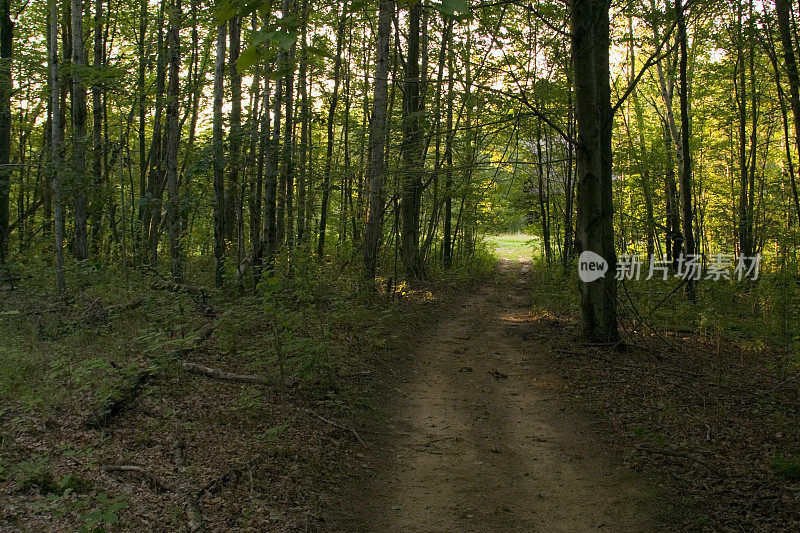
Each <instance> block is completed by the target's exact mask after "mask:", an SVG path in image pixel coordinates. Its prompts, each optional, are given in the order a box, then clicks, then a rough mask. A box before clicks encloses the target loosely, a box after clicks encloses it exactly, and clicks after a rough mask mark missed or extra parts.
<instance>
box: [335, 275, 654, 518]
mask: <svg viewBox="0 0 800 533" xmlns="http://www.w3.org/2000/svg"><path fill="white" fill-rule="evenodd" d="M526 270H527V263H525V262H518V261H508V260H502V261H501V262H500V263H499V264H498V267H497V272H496V275H495V276H494V277H493V278H492V279H489V280H487V281H485V282H482V283H481V284H479V285H477V286H476V287H475V288H474V290H472V291H469V292H466V291H465V292H464V293H462V294H460V295H457V297H455V298H453V299H452V300H451V301H450V303H449V304H447V306H446V309H445V310H444V313H443V314H442V319H441V320H440V322H439V323H438V324H437V325H436V326H434V327H432V328H431V329H430V331H429V333H428V334H427V335H424V336H423V338H422V339H421V341H420V342H419V343H418V344H417V347H416V351H415V353H413V355H412V356H410V357H409V359H408V360H407V362H406V365H408V366H407V367H406V368H404V370H403V372H402V374H401V373H398V379H397V380H396V382H395V383H391V384H390V385H389V387H388V393H387V394H388V397H387V398H386V400H385V404H384V406H383V408H384V409H385V411H386V412H385V415H386V417H387V419H386V420H385V421H384V422H385V425H382V426H380V428H381V429H380V432H381V433H383V434H380V435H378V436H377V437H373V438H374V439H375V440H373V439H369V440H371V441H372V442H370V451H369V452H367V456H366V457H365V459H364V460H365V461H366V462H365V463H364V466H365V467H366V469H367V472H368V474H367V475H364V476H363V477H362V478H361V479H359V480H358V481H356V485H357V488H356V489H355V490H354V491H346V494H345V495H344V496H345V499H346V500H348V501H346V502H345V503H344V506H345V514H347V515H349V516H348V517H347V518H346V519H345V522H347V525H346V526H344V527H343V528H342V529H341V530H359V531H398V532H399V531H425V532H445V531H458V532H468V531H475V532H486V531H502V532H515V531H520V532H522V531H524V532H533V531H547V532H554V531H569V532H574V531H590V530H591V531H597V530H599V531H615V532H617V531H654V530H657V529H658V528H657V527H656V526H655V520H654V519H653V514H654V512H653V508H654V503H653V499H654V498H653V496H652V492H653V491H652V490H651V489H650V488H649V486H648V484H647V483H645V482H644V481H643V480H641V479H638V478H636V477H635V476H634V475H633V474H632V473H630V471H628V470H626V469H625V468H624V467H623V466H622V464H621V463H622V461H621V458H620V456H619V453H618V452H616V451H614V449H613V447H610V446H609V445H608V444H609V443H608V442H606V441H604V440H603V436H602V434H601V433H600V431H599V425H600V423H599V421H597V420H596V418H592V416H591V415H589V414H587V413H585V412H579V407H578V406H576V405H575V404H574V403H573V404H570V403H567V402H566V401H565V399H564V396H565V394H564V384H563V383H562V382H561V381H560V379H559V378H558V377H557V376H556V375H555V374H552V373H550V372H548V368H547V366H546V359H547V357H546V356H545V355H544V354H546V353H548V352H549V351H550V350H551V349H552V348H551V347H550V345H549V344H548V341H550V340H552V339H553V337H554V336H555V335H565V334H566V332H565V331H564V329H563V327H562V328H559V329H556V328H555V326H553V324H552V321H548V320H547V319H544V320H536V319H535V318H533V317H532V315H531V313H530V309H529V308H528V306H527V305H526V302H527V299H526V296H525V295H526V291H527V290H530V286H529V284H526V283H525V278H524V274H525V271H526ZM403 375H404V376H405V379H403ZM348 493H349V494H348ZM341 525H342V524H336V526H341ZM337 530H339V529H338V527H337Z"/></svg>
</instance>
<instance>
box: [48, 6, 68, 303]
mask: <svg viewBox="0 0 800 533" xmlns="http://www.w3.org/2000/svg"><path fill="white" fill-rule="evenodd" d="M49 23H50V31H49V33H48V35H49V36H50V42H49V43H48V44H49V53H48V56H49V63H50V77H49V78H48V81H49V85H50V112H51V118H50V126H51V131H50V149H51V150H52V170H51V172H52V174H51V182H52V184H53V224H54V226H55V228H54V231H53V235H54V236H55V245H56V279H57V284H56V286H57V288H58V290H59V292H63V291H64V289H65V288H66V283H65V281H64V208H63V206H62V204H61V91H60V88H59V68H58V66H59V65H58V1H57V0H50V21H49Z"/></svg>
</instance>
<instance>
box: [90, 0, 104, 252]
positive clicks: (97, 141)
mask: <svg viewBox="0 0 800 533" xmlns="http://www.w3.org/2000/svg"><path fill="white" fill-rule="evenodd" d="M103 45H104V39H103V0H95V2H94V68H95V82H94V83H93V84H92V145H93V148H94V149H93V150H92V185H93V187H92V189H95V188H97V187H98V186H100V184H101V183H103V158H104V152H105V146H104V143H103V91H102V82H101V81H100V79H101V76H100V72H99V69H100V68H102V66H103V55H104V54H103ZM102 203H103V198H102V195H101V196H100V197H99V198H95V200H94V202H93V204H96V205H92V206H91V207H92V209H91V211H92V225H93V228H92V235H93V238H92V249H93V250H97V249H98V248H99V244H100V243H99V242H95V239H94V236H96V235H98V232H99V230H100V227H101V224H102V213H103V205H102Z"/></svg>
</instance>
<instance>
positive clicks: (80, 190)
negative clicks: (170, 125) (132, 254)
mask: <svg viewBox="0 0 800 533" xmlns="http://www.w3.org/2000/svg"><path fill="white" fill-rule="evenodd" d="M85 67H86V53H85V51H84V46H83V1H82V0H72V72H71V75H72V128H73V131H72V164H73V168H74V171H75V175H74V179H75V184H74V194H73V202H74V209H75V242H74V246H73V254H74V255H75V258H76V259H78V260H79V261H80V260H83V259H88V258H89V241H88V235H87V232H86V188H87V187H86V85H85V83H84V76H85V73H84V69H85Z"/></svg>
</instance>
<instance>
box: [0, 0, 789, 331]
mask: <svg viewBox="0 0 800 533" xmlns="http://www.w3.org/2000/svg"><path fill="white" fill-rule="evenodd" d="M608 7H609V6H607V5H605V4H603V3H602V2H601V3H597V2H587V3H582V2H581V3H576V4H575V5H572V6H567V5H562V4H560V3H555V4H547V5H533V4H529V3H526V2H517V1H500V2H472V3H467V2H462V1H452V0H451V1H445V2H443V3H435V2H434V3H417V2H408V3H405V2H399V3H398V5H395V4H394V3H393V2H392V3H387V2H381V3H378V4H376V3H372V2H356V3H351V2H344V3H342V4H341V5H340V4H336V3H327V4H319V3H314V4H313V5H312V3H310V2H308V1H295V0H291V1H288V0H287V1H284V2H282V3H278V2H226V3H223V4H219V5H208V4H204V3H202V2H201V1H190V2H188V3H186V2H185V3H183V4H181V3H180V2H177V1H176V2H160V3H153V2H139V3H138V4H132V3H117V4H115V3H114V2H113V1H109V2H103V1H97V2H81V1H77V2H49V3H47V4H43V3H36V4H30V3H22V4H17V3H15V2H11V1H8V2H4V3H3V4H2V18H1V21H2V30H0V34H1V35H2V57H3V61H4V63H3V70H2V77H3V85H2V87H3V89H2V94H0V103H1V105H2V109H0V117H2V118H1V119H0V164H2V165H3V169H4V170H3V172H2V176H0V180H2V181H0V259H2V262H3V264H5V265H12V268H13V265H18V264H22V263H24V260H23V258H24V257H26V254H30V253H40V254H45V253H47V254H49V255H51V256H52V257H53V263H54V268H55V273H56V274H55V276H56V278H57V286H58V288H59V290H62V291H64V290H69V287H68V286H67V284H66V281H65V279H64V278H65V276H64V272H65V270H69V269H70V268H72V267H71V265H72V264H73V263H74V262H81V261H84V260H87V259H88V260H90V261H92V262H93V264H97V265H100V264H109V263H113V264H125V265H130V266H131V267H137V266H138V265H148V266H149V267H150V268H153V269H166V268H167V267H169V270H170V272H171V278H173V279H174V280H175V281H176V282H181V281H182V280H183V279H184V278H185V277H186V276H187V275H191V274H193V273H194V270H196V269H197V268H200V267H202V265H205V264H207V263H208V262H209V260H210V258H212V257H213V271H214V272H213V280H214V283H215V285H217V286H221V285H223V284H225V283H229V284H232V283H239V284H245V285H248V286H252V285H253V283H256V282H257V281H258V280H259V279H260V278H261V276H262V275H263V273H264V270H265V269H267V271H268V272H270V273H272V272H286V271H287V270H286V269H287V268H290V264H291V261H292V259H291V258H292V256H293V254H295V253H302V254H307V255H308V254H316V255H317V256H318V257H319V258H321V259H322V258H326V257H327V258H330V257H336V258H338V259H339V260H342V261H352V262H354V263H355V262H356V259H358V262H363V269H364V272H365V274H366V275H367V277H369V278H372V277H374V276H375V275H376V274H378V275H381V276H383V277H392V278H393V280H397V278H398V277H401V278H406V279H421V278H424V277H425V276H426V274H427V273H428V272H429V271H431V270H436V269H441V268H443V269H448V268H450V267H451V266H452V264H453V263H454V262H459V261H464V260H465V259H466V258H469V257H470V256H471V254H473V252H474V250H475V246H476V242H478V241H479V236H480V235H481V234H486V233H491V232H494V231H497V230H499V229H503V230H508V229H524V228H529V227H532V228H535V231H536V232H537V234H538V236H539V238H540V240H541V249H542V253H543V255H544V258H545V260H546V261H547V263H548V264H552V265H561V266H562V267H563V268H564V269H565V270H567V269H569V268H570V265H571V264H572V260H573V258H574V256H575V253H576V250H580V249H589V250H595V251H598V252H600V251H604V252H605V254H603V253H601V255H604V256H610V255H612V254H611V253H609V252H612V251H613V249H614V248H616V249H617V250H618V251H621V252H636V253H646V254H656V255H657V256H659V257H660V256H662V255H664V254H666V256H667V258H668V259H670V258H671V257H677V256H678V255H679V254H681V253H685V254H694V253H701V254H703V257H704V258H708V257H710V256H711V255H712V254H714V253H723V252H724V253H729V254H734V253H735V254H738V253H742V254H744V255H746V256H753V255H755V254H756V253H761V254H762V255H763V256H764V258H765V260H764V268H765V269H767V270H769V271H779V270H780V271H783V270H786V269H792V268H795V267H793V266H792V265H796V244H797V243H796V240H797V234H796V228H797V222H798V220H800V218H798V217H799V216H800V202H798V194H797V185H796V181H797V180H796V177H795V174H796V172H797V169H796V166H797V161H796V160H797V145H798V144H797V143H798V142H799V141H798V139H799V138H800V137H798V133H800V96H798V74H797V66H796V63H797V60H796V57H795V56H796V41H797V31H796V25H795V21H794V19H795V14H794V8H793V7H792V5H790V3H786V2H776V4H775V5H774V6H773V5H771V4H762V3H756V2H750V3H748V2H734V3H729V2H717V1H706V2H691V3H690V4H687V5H684V4H682V3H680V2H678V3H676V4H675V5H673V4H670V3H667V4H666V5H662V4H657V3H655V2H651V3H649V4H643V5H633V4H622V5H619V6H614V7H613V8H611V9H610V11H609V9H607V8H608ZM606 12H608V18H609V20H608V21H606V20H605V18H606V15H605V13H606ZM584 17H585V18H584ZM607 70H608V73H606V71H607ZM584 75H585V76H588V78H587V79H582V77H583V76H584ZM606 77H608V78H609V85H608V86H606V85H605V84H604V83H603V80H604V79H605V78H606ZM597 106H601V107H597ZM612 124H613V127H612ZM596 150H599V151H596ZM587 172H588V173H591V174H592V175H593V176H595V177H596V179H597V180H599V181H598V183H589V181H590V180H587V179H586V173H587ZM598 213H599V214H600V221H599V222H595V221H594V217H595V216H596V214H598ZM611 239H613V241H612V240H611ZM600 241H603V242H602V243H601V242H600ZM301 250H302V251H301ZM276 261H277V263H276ZM612 266H613V265H612ZM7 268H9V267H8V266H7ZM600 285H602V284H599V285H597V286H595V285H593V286H592V287H593V288H592V290H593V291H601V292H604V293H608V294H609V295H610V296H611V300H613V293H614V288H613V287H611V286H610V285H609V286H608V287H605V288H603V287H600ZM584 297H585V298H586V299H587V300H586V301H587V302H588V301H589V299H592V298H594V299H597V298H598V296H597V295H596V294H594V295H590V294H589V293H588V292H587V293H586V294H585V295H584ZM586 305H587V306H589V307H591V306H592V305H595V304H589V303H586ZM610 305H613V304H610ZM598 309H599V308H598ZM586 312H587V313H589V311H588V308H587V310H586ZM598 313H599V315H598V317H597V318H596V320H597V321H599V326H598V327H599V328H600V329H601V330H602V331H600V332H599V333H597V332H595V333H592V332H591V331H590V332H587V334H588V335H589V337H597V339H599V338H601V337H604V336H606V337H607V336H609V335H610V336H611V337H614V334H613V333H609V330H610V329H613V327H614V326H613V324H611V323H609V324H604V322H607V321H608V320H610V321H611V322H613V318H612V317H611V316H610V315H609V316H608V317H607V320H606V319H603V318H602V316H604V315H608V314H609V313H611V314H613V312H611V311H609V310H608V309H606V310H605V311H602V312H600V311H598ZM597 339H596V340H597Z"/></svg>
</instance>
